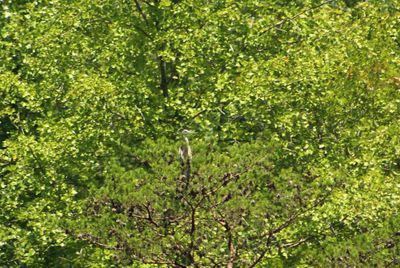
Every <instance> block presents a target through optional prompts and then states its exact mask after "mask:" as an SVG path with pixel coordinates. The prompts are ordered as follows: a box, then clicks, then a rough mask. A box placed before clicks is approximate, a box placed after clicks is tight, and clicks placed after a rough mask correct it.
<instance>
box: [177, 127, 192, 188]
mask: <svg viewBox="0 0 400 268" xmlns="http://www.w3.org/2000/svg"><path fill="white" fill-rule="evenodd" d="M193 133H194V132H193V131H190V130H187V129H184V130H183V131H182V138H183V143H182V144H181V146H179V156H180V158H181V166H182V175H183V176H184V177H185V180H186V183H187V182H188V181H189V177H190V168H191V163H192V149H191V148H190V143H189V138H188V136H189V135H190V134H193Z"/></svg>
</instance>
